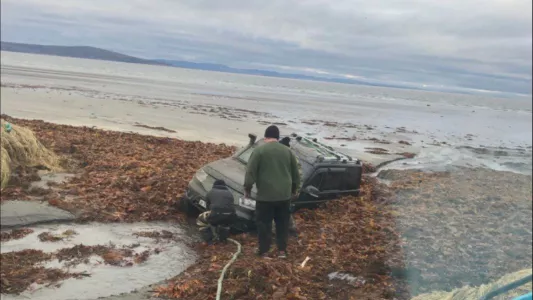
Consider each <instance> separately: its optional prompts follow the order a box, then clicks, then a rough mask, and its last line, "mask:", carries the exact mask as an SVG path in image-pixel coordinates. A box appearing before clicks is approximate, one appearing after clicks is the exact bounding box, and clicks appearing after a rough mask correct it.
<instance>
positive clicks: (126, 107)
mask: <svg viewBox="0 0 533 300" xmlns="http://www.w3.org/2000/svg"><path fill="white" fill-rule="evenodd" d="M2 85H3V86H2V87H1V93H2V99H3V101H2V104H1V105H2V111H3V112H4V113H6V114H8V115H11V116H13V117H20V118H24V119H34V120H46V121H49V122H53V123H57V124H65V125H74V126H95V128H101V129H106V130H114V131H122V132H137V133H141V134H148V135H154V136H163V137H172V138H178V139H181V140H188V141H202V142H209V143H215V144H220V143H225V144H227V145H232V146H243V145H245V144H246V143H247V142H248V133H255V134H256V135H258V136H261V135H262V132H263V131H264V128H265V127H266V126H267V125H268V124H277V125H278V126H279V127H280V130H281V131H282V132H283V133H287V134H290V133H293V132H298V133H300V134H304V135H307V136H309V137H317V138H319V140H322V141H323V142H324V143H326V144H329V145H331V146H333V147H334V148H336V149H337V150H339V151H341V152H344V153H346V154H347V155H350V156H352V157H356V158H359V159H361V160H363V161H367V162H370V163H371V164H373V165H375V166H376V165H385V164H388V165H389V168H390V167H392V166H395V167H398V168H405V167H406V166H408V167H409V168H418V167H419V166H422V168H424V167H427V165H428V163H429V165H432V166H431V167H432V168H435V167H439V164H447V163H451V164H452V165H458V166H471V167H486V168H492V169H496V170H507V171H511V172H518V173H522V174H531V169H532V167H531V166H532V165H533V163H532V162H533V154H532V149H531V146H525V145H524V146H518V147H504V146H499V147H490V146H484V145H476V144H472V143H470V146H469V144H468V143H466V142H464V143H457V142H455V143H452V142H446V141H439V140H434V139H433V140H432V139H431V138H430V139H429V141H425V142H421V141H420V140H422V139H424V138H423V136H424V135H422V134H420V133H418V132H417V131H416V130H412V129H408V128H405V127H398V128H396V129H394V128H390V129H387V128H383V129H379V128H377V127H375V126H370V125H365V124H354V123H350V122H348V123H340V122H331V121H320V120H311V121H309V120H307V121H306V120H299V121H298V120H289V121H284V120H283V119H280V118H279V117H277V116H275V115H272V114H270V113H268V112H259V111H256V110H250V109H238V108H234V107H232V106H230V105H220V104H209V103H204V104H202V103H195V102H194V101H193V102H190V101H177V102H176V101H168V100H165V101H163V100H153V99H152V100H150V99H148V98H142V97H141V98H135V97H133V98H131V97H130V98H124V97H125V96H120V95H114V96H113V95H108V94H105V93H104V94H102V95H100V96H95V95H92V94H83V93H82V94H77V93H79V92H80V91H79V90H78V89H77V88H75V89H70V90H68V89H67V90H65V89H61V88H57V87H56V88H54V87H44V86H40V87H32V86H24V87H6V85H5V84H4V83H3V84H2ZM198 101H201V100H198ZM57 107H61V109H59V110H58V109H57ZM112 111H115V112H114V113H112ZM116 112H119V113H116ZM143 127H144V128H143ZM147 127H148V128H147ZM150 127H152V128H150ZM154 128H155V129H154ZM161 129H164V131H162V130H161ZM384 130H385V131H384ZM387 130H388V131H390V132H386V131H387ZM350 132H351V133H350ZM472 138H473V137H471V136H468V135H467V136H466V138H465V141H467V140H468V139H472ZM491 153H492V154H491ZM499 153H501V154H502V155H499ZM419 154H423V155H422V157H421V158H419V157H418V156H419ZM413 155H416V156H417V157H416V159H415V160H411V162H410V163H407V164H404V163H403V162H400V163H390V162H391V161H394V160H398V159H401V158H404V157H406V156H407V157H409V158H410V157H412V156H413ZM435 164H437V165H435Z"/></svg>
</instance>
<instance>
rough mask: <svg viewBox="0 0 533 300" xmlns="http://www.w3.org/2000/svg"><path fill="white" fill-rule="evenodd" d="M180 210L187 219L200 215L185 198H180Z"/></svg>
mask: <svg viewBox="0 0 533 300" xmlns="http://www.w3.org/2000/svg"><path fill="white" fill-rule="evenodd" d="M180 210H181V211H182V212H183V213H185V214H186V215H187V216H188V217H196V216H198V214H199V213H200V211H199V210H198V209H197V208H196V207H194V205H192V204H191V202H190V201H189V199H187V197H181V198H180Z"/></svg>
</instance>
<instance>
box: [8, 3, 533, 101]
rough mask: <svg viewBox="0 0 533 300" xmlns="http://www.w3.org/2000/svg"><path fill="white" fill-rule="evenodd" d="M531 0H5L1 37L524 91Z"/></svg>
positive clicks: (331, 73) (292, 69)
mask: <svg viewBox="0 0 533 300" xmlns="http://www.w3.org/2000/svg"><path fill="white" fill-rule="evenodd" d="M531 3H532V1H531V0H446V1H443V0H351V1H348V0H309V1H299V0H270V1H264V0H261V1H259V0H231V1H230V0H225V1H220V0H150V1H146V0H106V1H103V0H91V1H87V0H70V1H66V0H2V2H1V6H2V7H1V8H2V14H1V23H2V24H1V25H2V27H1V30H2V32H1V34H2V40H3V41H11V42H25V43H42V44H59V45H90V46H96V47H102V48H106V49H109V50H114V51H119V52H123V53H126V54H130V55H135V56H140V57H144V58H166V59H176V60H190V61H198V62H214V63H222V64H227V65H230V66H234V67H245V68H262V69H270V70H278V71H285V72H293V73H295V72H298V73H306V74H311V75H321V76H337V77H342V76H345V77H348V78H362V79H365V80H369V81H372V82H391V83H396V82H404V83H409V84H415V85H417V86H422V85H424V84H425V85H428V86H441V85H442V86H445V87H457V88H464V89H472V90H491V91H500V92H507V93H518V94H527V95H531V79H532V71H531V68H532V58H531V55H532V54H531V51H532V24H531V22H532V4H531Z"/></svg>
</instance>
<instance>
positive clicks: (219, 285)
mask: <svg viewBox="0 0 533 300" xmlns="http://www.w3.org/2000/svg"><path fill="white" fill-rule="evenodd" d="M228 241H230V242H232V243H234V244H235V245H237V252H235V253H233V257H232V258H231V260H230V261H229V262H228V263H227V264H226V265H225V266H224V269H222V273H221V274H220V277H219V278H218V286H217V298H216V300H220V295H221V294H222V281H223V280H224V275H225V274H226V271H227V270H228V268H229V266H231V264H232V263H233V262H235V260H236V259H237V256H239V254H241V244H240V243H239V242H237V241H236V240H234V239H228Z"/></svg>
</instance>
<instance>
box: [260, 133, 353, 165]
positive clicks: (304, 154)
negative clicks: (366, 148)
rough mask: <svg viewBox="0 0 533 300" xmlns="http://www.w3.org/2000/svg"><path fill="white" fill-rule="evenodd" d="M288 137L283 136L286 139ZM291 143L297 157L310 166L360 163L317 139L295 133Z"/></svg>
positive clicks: (261, 141)
mask: <svg viewBox="0 0 533 300" xmlns="http://www.w3.org/2000/svg"><path fill="white" fill-rule="evenodd" d="M284 137H286V136H281V137H280V138H284ZM288 137H290V139H291V141H290V146H291V149H292V150H293V151H294V153H295V154H296V156H298V158H299V159H300V160H304V161H305V162H307V163H309V164H316V163H332V164H337V163H352V164H356V163H358V162H359V160H358V159H357V158H353V157H350V156H348V155H346V154H344V153H342V152H339V151H337V150H335V149H333V147H331V146H328V145H325V144H323V143H321V142H319V141H318V140H317V139H316V138H308V137H304V136H300V135H297V134H295V133H293V134H291V135H289V136H288ZM262 143H263V139H261V140H259V141H258V142H257V144H258V145H259V144H262Z"/></svg>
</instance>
